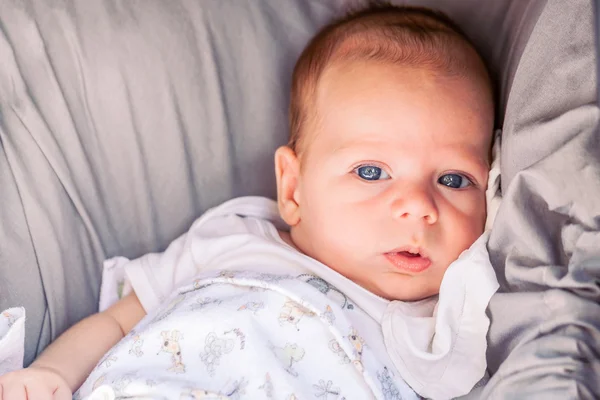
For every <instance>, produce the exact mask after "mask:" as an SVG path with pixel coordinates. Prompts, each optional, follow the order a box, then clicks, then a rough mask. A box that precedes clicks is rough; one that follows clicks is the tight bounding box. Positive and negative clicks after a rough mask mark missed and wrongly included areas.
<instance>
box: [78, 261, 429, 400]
mask: <svg viewBox="0 0 600 400" xmlns="http://www.w3.org/2000/svg"><path fill="white" fill-rule="evenodd" d="M268 270H269V268H268V267H267V268H264V269H261V268H258V267H257V268H256V269H253V270H252V271H236V270H227V271H220V272H219V271H206V272H204V273H201V274H200V275H197V276H196V277H193V278H191V279H189V280H188V282H187V283H186V284H184V285H182V286H181V287H180V288H179V289H177V291H176V292H175V293H174V294H173V295H172V296H171V297H169V298H168V299H167V301H166V302H165V303H164V304H163V305H162V306H160V307H159V308H158V309H157V310H154V311H153V312H152V313H151V314H149V315H148V316H146V318H144V319H143V320H142V321H141V323H140V324H138V325H137V326H136V327H135V328H134V331H132V332H131V333H129V334H128V336H127V337H126V338H125V339H124V340H123V341H121V342H120V343H119V344H118V345H117V346H116V347H114V348H113V349H112V350H111V351H110V352H109V353H108V354H106V355H105V356H104V358H103V359H102V360H101V361H100V363H99V364H98V366H97V367H96V368H95V369H94V371H93V372H92V374H91V375H90V376H89V377H88V379H87V381H86V382H85V383H84V385H83V386H82V388H81V389H80V392H79V393H77V396H76V397H77V398H84V399H86V400H100V399H117V398H136V399H142V398H143V399H150V398H152V399H163V398H177V399H196V398H203V399H204V398H207V397H208V398H214V399H225V398H228V399H238V398H248V399H271V398H272V399H308V398H330V399H346V400H351V399H357V400H362V399H370V398H377V399H390V400H392V399H395V400H400V399H405V400H409V399H418V396H417V395H416V394H415V392H414V391H413V390H411V389H410V387H409V386H408V385H407V384H406V383H405V382H404V381H403V380H402V379H401V377H400V376H399V375H398V373H397V372H396V371H395V368H394V366H393V363H392V362H391V360H390V359H389V357H387V355H386V350H385V347H384V343H383V340H382V337H381V330H380V329H379V324H378V323H377V322H376V321H374V320H373V319H372V318H371V317H369V316H368V315H367V314H366V313H365V312H364V311H362V310H361V309H360V308H358V307H356V306H355V305H354V304H353V303H352V301H351V300H350V299H348V298H346V297H345V296H343V294H341V293H340V292H339V291H337V290H336V288H334V287H332V286H330V285H329V284H328V283H327V282H325V281H324V280H322V279H320V278H318V277H316V276H314V275H311V274H308V273H302V274H298V273H299V272H307V271H306V270H302V269H300V270H299V269H298V268H296V267H295V266H292V267H291V268H285V266H284V267H283V268H281V269H280V271H278V273H277V274H273V273H269V272H268ZM90 392H91V394H90ZM88 394H89V395H88Z"/></svg>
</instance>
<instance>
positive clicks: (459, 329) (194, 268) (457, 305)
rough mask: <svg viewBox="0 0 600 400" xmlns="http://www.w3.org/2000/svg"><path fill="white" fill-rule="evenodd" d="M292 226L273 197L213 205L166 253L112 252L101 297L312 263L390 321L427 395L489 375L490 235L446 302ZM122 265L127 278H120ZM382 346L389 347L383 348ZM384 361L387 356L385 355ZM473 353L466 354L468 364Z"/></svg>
mask: <svg viewBox="0 0 600 400" xmlns="http://www.w3.org/2000/svg"><path fill="white" fill-rule="evenodd" d="M278 228H279V229H286V227H285V225H284V224H283V221H281V220H280V218H279V216H278V212H277V207H276V204H275V203H274V202H273V201H272V200H268V199H264V198H258V197H245V198H239V199H234V200H231V201H229V202H226V203H224V204H223V205H221V206H219V207H217V208H214V209H212V210H209V211H208V212H207V213H205V214H204V215H203V216H202V217H200V218H199V219H198V220H197V221H196V222H195V223H194V224H193V225H192V227H191V228H190V230H189V231H188V232H187V233H186V234H185V235H183V236H181V237H180V238H178V239H177V240H175V241H174V242H173V243H172V244H171V245H170V246H169V248H168V249H167V250H166V251H165V252H164V253H162V254H149V255H146V256H143V257H141V258H139V259H137V260H134V261H130V262H129V261H128V260H125V259H116V260H109V261H108V262H107V263H106V264H107V268H106V270H105V275H104V276H103V279H104V280H105V282H113V283H112V286H111V284H109V283H106V284H104V285H105V287H104V289H109V288H111V287H112V289H113V290H112V291H111V292H109V293H107V292H106V291H105V290H103V291H102V293H101V304H102V306H103V307H106V306H107V305H109V304H110V303H112V302H113V301H114V300H115V299H116V298H117V296H116V294H115V290H114V289H116V288H123V290H124V291H125V292H127V290H128V285H131V286H132V287H133V288H134V289H135V291H136V294H137V295H138V297H139V298H140V301H141V302H142V305H143V306H144V308H145V309H146V310H147V311H148V312H151V311H152V310H153V309H156V308H157V307H158V306H159V305H160V304H164V302H165V300H166V299H167V297H168V296H169V295H170V294H171V293H172V291H173V289H174V288H177V287H178V286H181V285H182V284H185V283H186V282H187V281H189V279H190V278H192V277H193V276H195V275H196V274H198V273H200V272H203V271H232V270H233V271H235V270H237V271H242V270H244V271H265V272H267V273H275V274H277V273H278V271H280V270H281V269H282V268H297V269H298V270H299V271H300V270H305V271H306V270H307V271H310V273H311V274H313V275H316V276H318V277H320V278H322V279H323V280H324V281H326V282H327V284H328V285H331V286H333V287H335V288H337V289H338V290H339V292H340V293H342V294H343V295H344V296H345V297H347V298H349V299H350V300H352V301H353V302H354V304H355V305H356V306H358V307H359V308H360V309H361V310H363V311H364V312H366V314H368V315H369V316H370V317H371V318H372V320H373V321H375V323H377V324H378V325H379V326H383V330H382V333H383V335H384V341H385V344H386V346H387V349H386V350H387V353H388V354H389V355H390V357H391V358H392V360H393V364H394V365H395V366H396V368H397V369H398V370H399V371H400V372H401V374H402V377H403V378H404V379H405V380H406V381H407V382H408V383H409V384H410V385H411V387H413V388H414V389H415V390H416V391H417V392H418V393H419V394H420V395H422V396H427V397H432V398H451V397H456V396H460V395H462V394H466V393H468V392H469V390H470V389H471V388H472V387H473V386H474V385H475V383H477V381H478V380H479V379H480V378H482V377H483V376H484V373H485V366H486V363H485V351H486V342H485V337H486V333H487V327H488V325H489V320H488V318H487V317H486V315H485V308H486V306H487V303H488V301H489V299H490V297H491V295H492V294H493V293H494V292H495V290H496V289H497V287H498V284H497V281H496V278H495V275H494V272H493V269H492V267H491V265H490V263H489V260H488V257H487V251H486V247H485V244H486V240H487V236H484V237H482V238H480V239H479V240H478V241H477V242H476V243H475V244H474V245H473V246H472V248H471V249H470V250H468V251H466V252H465V253H463V255H461V257H460V258H459V260H457V261H456V262H455V263H453V264H452V265H451V266H450V268H449V269H448V271H447V272H446V274H445V276H444V280H443V281H442V286H441V291H440V295H439V301H437V303H436V299H429V300H426V301H421V302H416V303H403V302H388V301H387V300H385V299H382V298H380V297H378V296H375V295H373V294H372V293H370V292H368V291H366V290H365V289H363V288H362V287H360V286H358V285H356V284H355V283H354V282H352V281H350V280H349V279H347V278H345V277H344V276H342V275H340V274H338V273H337V272H335V271H333V270H331V269H329V268H328V267H326V266H325V265H323V264H321V263H319V262H317V261H316V260H313V259H311V258H309V257H307V256H305V255H303V254H300V253H298V252H297V251H295V250H294V249H293V248H291V247H290V246H288V245H287V244H285V243H284V242H283V241H282V240H281V238H280V237H279V234H278V232H277V229H278ZM119 266H124V268H125V270H124V271H125V272H124V275H125V277H126V279H125V283H124V284H123V283H121V284H120V285H119V284H115V283H114V282H116V281H117V280H118V278H119V274H121V275H123V273H122V272H119V271H120V268H118V267H119ZM384 353H385V352H384ZM378 356H381V357H383V358H381V359H384V358H385V354H379V355H378ZM465 360H468V362H465Z"/></svg>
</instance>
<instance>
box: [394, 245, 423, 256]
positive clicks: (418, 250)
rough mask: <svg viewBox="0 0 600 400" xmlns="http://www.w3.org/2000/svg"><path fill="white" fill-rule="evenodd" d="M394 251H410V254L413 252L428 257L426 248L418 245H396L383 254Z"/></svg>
mask: <svg viewBox="0 0 600 400" xmlns="http://www.w3.org/2000/svg"><path fill="white" fill-rule="evenodd" d="M396 253H410V254H414V255H419V256H421V257H423V258H428V257H427V252H426V250H425V249H423V248H422V247H419V246H402V247H397V248H395V249H394V250H391V251H388V252H387V253H385V254H396ZM407 255H408V254H407Z"/></svg>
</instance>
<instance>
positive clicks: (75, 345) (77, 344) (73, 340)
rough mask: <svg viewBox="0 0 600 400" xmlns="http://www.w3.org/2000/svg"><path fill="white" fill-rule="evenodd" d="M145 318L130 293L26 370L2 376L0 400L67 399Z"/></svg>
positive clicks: (81, 324) (71, 332)
mask: <svg viewBox="0 0 600 400" xmlns="http://www.w3.org/2000/svg"><path fill="white" fill-rule="evenodd" d="M145 314H146V312H145V311H144V308H143V307H142V305H141V303H140V301H139V300H138V297H137V296H136V295H135V293H134V292H132V293H130V294H129V295H127V296H125V297H124V298H122V299H121V300H119V301H118V302H117V303H115V304H114V305H113V306H111V307H110V308H109V309H107V310H105V311H103V312H101V313H97V314H94V315H92V316H90V317H87V318H85V319H84V320H82V321H80V322H79V323H77V324H75V325H74V326H73V327H71V328H70V329H68V330H67V331H66V332H65V333H63V334H62V335H61V336H60V337H58V339H56V340H55V341H54V342H53V343H52V344H51V345H50V346H48V348H47V349H46V350H45V351H44V352H43V353H42V354H41V355H40V356H39V357H38V358H37V359H36V360H35V361H34V362H33V364H31V366H30V367H29V368H26V369H23V370H20V371H15V372H12V373H9V374H6V375H4V376H1V377H0V400H21V399H23V400H25V399H28V398H29V399H33V398H48V399H62V398H65V399H67V398H68V399H70V398H71V397H70V396H71V393H72V392H74V391H75V390H77V388H79V386H81V384H82V383H83V381H84V380H85V378H86V377H87V376H88V375H89V374H90V372H91V371H92V369H93V368H94V367H95V366H96V364H97V363H98V361H100V359H101V358H102V356H103V355H104V354H105V353H106V352H107V351H108V350H109V349H110V348H111V347H112V346H114V345H115V344H116V343H117V342H118V341H119V340H121V339H122V338H123V337H124V336H125V335H126V334H127V333H128V332H129V331H130V330H131V329H132V328H133V327H134V326H135V325H136V324H137V323H138V322H139V321H140V320H141V319H142V318H143V317H144V315H145ZM67 390H68V391H69V393H68V394H64V395H62V396H63V397H61V394H60V393H66V391H67ZM36 394H39V395H38V396H36ZM53 395H54V396H53Z"/></svg>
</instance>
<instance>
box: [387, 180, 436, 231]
mask: <svg viewBox="0 0 600 400" xmlns="http://www.w3.org/2000/svg"><path fill="white" fill-rule="evenodd" d="M391 208H392V216H393V217H394V218H397V219H413V220H420V219H423V220H425V222H427V223H428V224H430V225H431V224H435V223H436V222H437V220H438V217H439V213H438V209H437V205H436V203H435V198H434V193H433V189H431V188H430V187H428V186H427V185H424V184H420V185H419V184H412V185H404V187H401V188H399V189H398V190H397V195H396V196H395V198H394V200H393V201H392V206H391Z"/></svg>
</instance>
